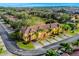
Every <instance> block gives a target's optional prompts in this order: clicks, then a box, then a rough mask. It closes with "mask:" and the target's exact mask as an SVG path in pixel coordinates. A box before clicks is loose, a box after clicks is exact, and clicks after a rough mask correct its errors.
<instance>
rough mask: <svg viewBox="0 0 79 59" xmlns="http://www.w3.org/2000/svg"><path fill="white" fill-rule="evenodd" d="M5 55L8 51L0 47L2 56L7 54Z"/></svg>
mask: <svg viewBox="0 0 79 59" xmlns="http://www.w3.org/2000/svg"><path fill="white" fill-rule="evenodd" d="M5 53H6V51H5V50H4V49H3V46H2V45H0V54H5Z"/></svg>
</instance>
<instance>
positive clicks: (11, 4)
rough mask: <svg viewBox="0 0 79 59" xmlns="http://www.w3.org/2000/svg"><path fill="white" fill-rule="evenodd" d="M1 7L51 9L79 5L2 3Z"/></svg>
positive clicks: (78, 5) (77, 5)
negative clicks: (51, 7) (52, 7)
mask: <svg viewBox="0 0 79 59" xmlns="http://www.w3.org/2000/svg"><path fill="white" fill-rule="evenodd" d="M0 6H1V7H50V6H76V7H79V3H0Z"/></svg>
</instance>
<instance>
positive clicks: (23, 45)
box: [17, 42, 35, 50]
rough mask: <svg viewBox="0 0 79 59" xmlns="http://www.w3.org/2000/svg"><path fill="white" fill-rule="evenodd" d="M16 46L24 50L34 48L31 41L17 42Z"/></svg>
mask: <svg viewBox="0 0 79 59" xmlns="http://www.w3.org/2000/svg"><path fill="white" fill-rule="evenodd" d="M17 46H18V47H19V48H22V49H25V50H31V49H34V48H35V47H34V45H33V44H32V43H31V42H30V43H28V44H23V42H17Z"/></svg>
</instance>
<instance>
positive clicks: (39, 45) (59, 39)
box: [32, 34, 70, 49]
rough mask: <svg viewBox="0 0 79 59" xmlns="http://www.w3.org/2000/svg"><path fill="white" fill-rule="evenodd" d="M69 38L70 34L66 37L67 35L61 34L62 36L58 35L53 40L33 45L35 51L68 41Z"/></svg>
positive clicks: (37, 42)
mask: <svg viewBox="0 0 79 59" xmlns="http://www.w3.org/2000/svg"><path fill="white" fill-rule="evenodd" d="M69 37H70V36H69V35H68V34H66V35H65V34H60V35H57V36H55V37H53V38H51V39H46V40H41V41H36V42H32V43H33V44H34V46H35V49H38V48H41V47H44V46H47V45H50V44H53V43H56V42H58V41H61V40H64V39H67V38H69Z"/></svg>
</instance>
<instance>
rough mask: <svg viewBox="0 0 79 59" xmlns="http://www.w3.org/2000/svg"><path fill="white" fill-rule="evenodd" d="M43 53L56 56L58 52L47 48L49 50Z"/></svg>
mask: <svg viewBox="0 0 79 59" xmlns="http://www.w3.org/2000/svg"><path fill="white" fill-rule="evenodd" d="M45 55H46V56H58V55H59V53H58V52H57V51H56V50H54V49H49V50H48V51H47V52H46V54H45Z"/></svg>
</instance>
